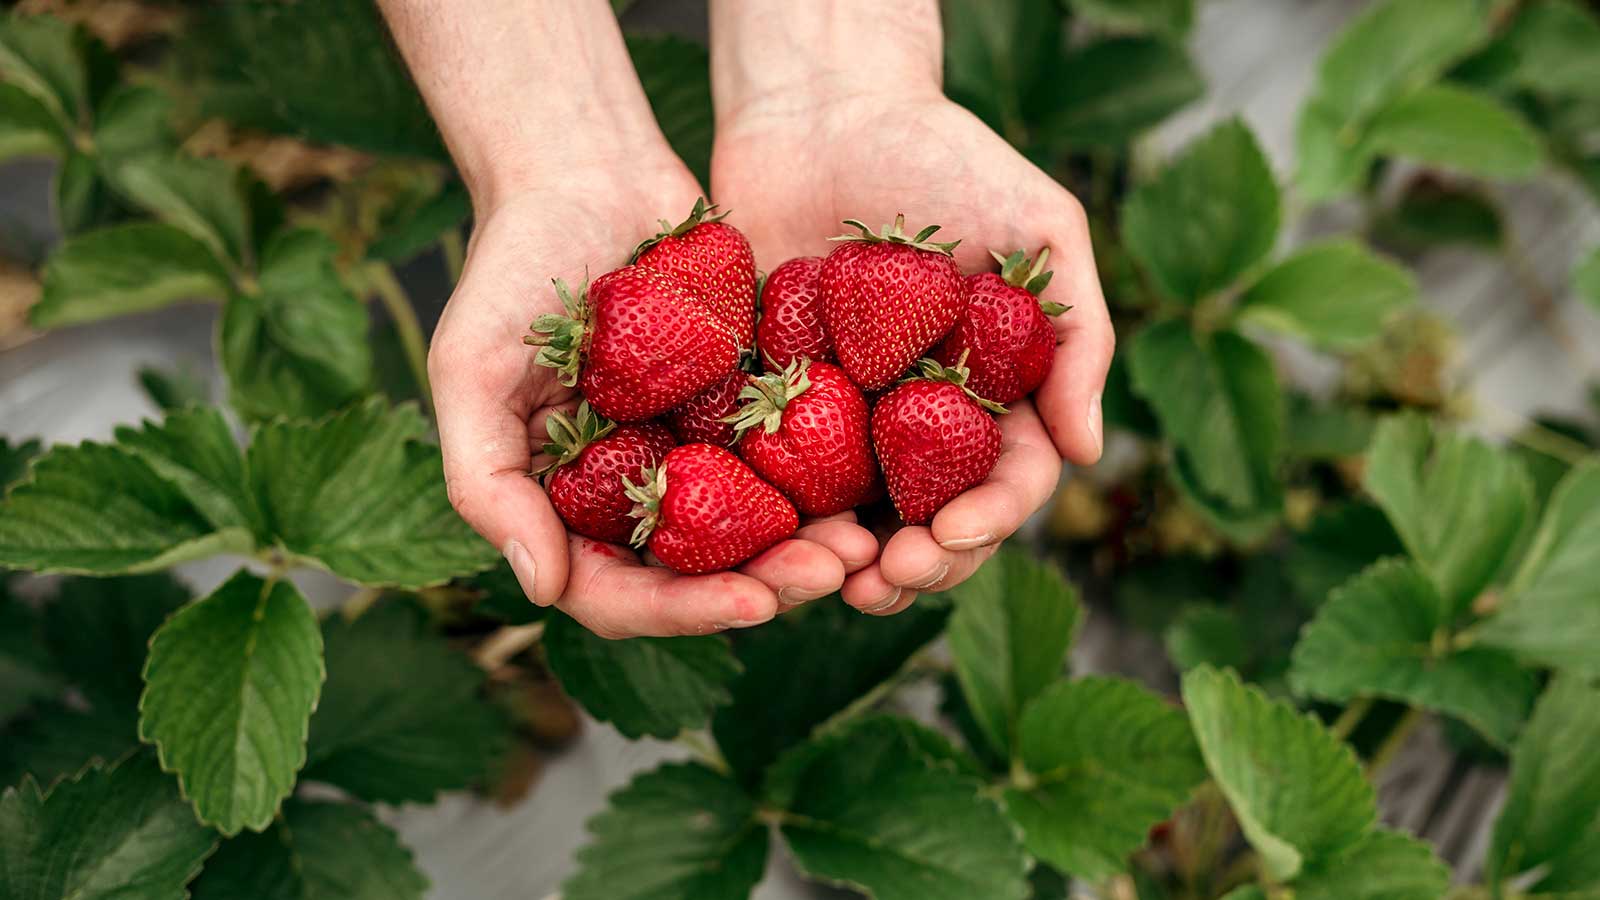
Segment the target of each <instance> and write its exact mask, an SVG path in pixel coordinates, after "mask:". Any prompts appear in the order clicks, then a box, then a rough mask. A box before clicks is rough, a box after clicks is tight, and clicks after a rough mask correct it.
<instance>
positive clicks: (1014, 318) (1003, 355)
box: [933, 247, 1067, 403]
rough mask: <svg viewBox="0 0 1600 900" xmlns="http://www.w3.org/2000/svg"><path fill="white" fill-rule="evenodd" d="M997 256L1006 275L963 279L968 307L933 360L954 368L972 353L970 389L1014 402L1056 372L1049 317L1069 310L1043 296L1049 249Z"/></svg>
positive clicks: (987, 274)
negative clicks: (1033, 253)
mask: <svg viewBox="0 0 1600 900" xmlns="http://www.w3.org/2000/svg"><path fill="white" fill-rule="evenodd" d="M993 255H994V258H995V259H997V260H999V261H1000V266H1001V268H1000V273H999V274H995V273H994V272H982V273H979V274H976V275H968V276H967V277H966V278H965V279H963V281H964V282H965V287H966V292H967V303H966V310H965V311H964V312H962V314H961V318H960V319H959V320H958V321H957V322H956V327H955V328H954V329H952V330H951V331H950V333H949V334H947V335H945V338H944V341H943V342H942V343H940V344H939V348H938V350H936V351H935V352H934V354H933V358H934V359H936V360H938V361H939V362H941V363H943V364H944V365H947V366H949V365H954V364H955V361H956V360H958V359H960V358H961V355H962V354H964V353H965V354H968V355H967V369H968V370H970V372H971V374H970V375H969V376H967V389H968V390H970V391H972V392H973V393H974V394H977V395H978V396H979V397H982V398H983V399H985V400H993V401H994V402H995V403H1012V402H1014V401H1017V400H1020V399H1022V398H1023V397H1025V396H1027V395H1028V394H1031V393H1033V391H1034V389H1035V388H1037V387H1038V386H1039V385H1041V384H1043V383H1044V379H1045V376H1046V375H1049V374H1050V364H1051V363H1052V362H1053V361H1054V360H1055V355H1056V331H1055V329H1054V328H1052V327H1051V325H1050V320H1049V319H1047V318H1046V316H1059V315H1061V314H1062V313H1064V312H1066V311H1067V308H1066V307H1065V306H1062V305H1061V304H1059V303H1051V302H1050V301H1048V300H1040V299H1039V296H1038V295H1039V292H1040V291H1042V290H1044V287H1045V285H1047V284H1049V283H1050V275H1051V274H1052V273H1050V272H1047V271H1045V268H1044V263H1045V260H1046V259H1048V258H1049V257H1050V249H1049V248H1048V247H1047V248H1045V249H1043V250H1041V251H1039V257H1038V259H1035V260H1031V261H1030V260H1029V259H1028V258H1027V254H1026V253H1024V252H1023V251H1021V250H1018V251H1017V252H1015V253H1013V254H1011V255H1010V256H1001V255H1000V254H998V253H995V254H993Z"/></svg>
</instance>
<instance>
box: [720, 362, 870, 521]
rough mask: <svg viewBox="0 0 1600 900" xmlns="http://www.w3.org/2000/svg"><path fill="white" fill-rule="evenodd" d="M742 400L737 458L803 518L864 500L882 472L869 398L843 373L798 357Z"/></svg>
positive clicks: (746, 392)
mask: <svg viewBox="0 0 1600 900" xmlns="http://www.w3.org/2000/svg"><path fill="white" fill-rule="evenodd" d="M740 396H741V397H744V398H746V399H748V401H749V402H747V403H745V405H744V407H743V408H741V409H740V410H739V414H738V416H736V417H735V419H734V424H735V426H736V427H737V428H738V429H739V432H740V434H741V437H740V438H739V455H740V456H743V457H744V460H745V462H747V463H749V464H750V468H752V469H755V470H756V474H757V475H760V476H761V477H762V478H765V479H766V480H767V481H770V482H772V484H774V485H776V486H777V488H778V490H780V491H783V493H784V496H786V497H788V498H789V499H790V500H793V501H794V505H795V506H796V507H797V508H798V509H799V510H800V512H801V513H804V514H805V515H808V516H831V515H833V514H834V513H840V512H844V511H845V510H847V509H850V508H851V507H853V506H855V505H857V504H859V503H860V502H861V501H862V500H863V499H864V498H865V497H866V495H867V493H868V491H869V490H871V488H872V482H873V479H875V478H876V477H877V474H878V467H877V464H876V463H874V462H873V461H872V441H871V436H870V434H869V433H868V430H867V401H866V400H864V399H862V397H861V392H860V391H859V390H857V389H856V386H855V385H854V384H852V383H851V382H850V377H849V376H847V375H845V374H844V370H843V369H841V368H839V367H838V366H836V365H833V364H832V363H825V362H811V361H810V360H806V359H799V360H796V361H794V362H792V363H790V364H789V367H788V368H787V369H785V370H784V371H783V372H781V373H777V372H774V373H771V374H768V375H763V376H761V377H760V378H756V379H752V381H751V383H750V385H749V386H748V387H746V388H745V389H744V390H743V391H742V392H741V394H740Z"/></svg>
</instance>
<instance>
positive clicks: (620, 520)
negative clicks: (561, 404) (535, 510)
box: [541, 403, 674, 544]
mask: <svg viewBox="0 0 1600 900" xmlns="http://www.w3.org/2000/svg"><path fill="white" fill-rule="evenodd" d="M545 430H546V431H547V432H549V434H550V443H548V444H546V445H545V447H544V451H545V452H546V453H548V454H550V455H551V456H554V457H555V461H554V462H552V463H551V464H550V465H549V466H547V467H545V468H544V469H543V470H542V472H541V474H543V475H544V478H545V481H544V489H545V493H547V494H548V495H549V496H550V505H551V506H554V507H555V509H556V512H557V513H558V514H559V515H560V516H561V520H562V521H563V522H566V523H567V527H568V528H569V529H571V530H572V531H574V532H575V533H577V534H581V535H583V536H584V537H590V538H594V539H595V540H597V541H605V542H607V543H610V544H623V543H627V541H628V537H629V536H630V535H631V534H632V533H633V529H634V526H636V525H637V524H638V522H637V521H636V520H635V519H634V518H633V517H632V516H631V515H630V513H631V512H632V510H633V500H632V499H630V498H629V497H628V495H627V490H626V485H624V484H623V479H624V478H628V479H632V480H639V479H642V478H643V477H644V471H645V470H646V469H653V468H655V467H656V466H657V465H659V464H660V463H661V460H662V459H663V458H664V457H666V455H667V453H668V452H669V451H670V450H672V448H673V446H674V445H673V440H672V435H671V434H669V433H668V432H667V429H665V428H663V427H661V426H660V425H655V424H644V425H621V426H619V425H617V424H616V423H615V422H608V421H606V420H605V419H602V418H600V417H599V416H596V415H595V414H594V412H593V411H592V410H591V409H590V408H589V404H587V403H580V404H578V411H577V413H576V415H575V417H574V418H568V417H567V415H566V414H565V413H562V412H560V411H556V412H552V413H550V415H549V417H548V418H547V419H546V420H545Z"/></svg>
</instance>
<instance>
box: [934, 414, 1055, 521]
mask: <svg viewBox="0 0 1600 900" xmlns="http://www.w3.org/2000/svg"><path fill="white" fill-rule="evenodd" d="M999 423H1000V459H999V460H998V461H997V462H996V463H995V465H994V471H992V472H990V473H989V477H988V478H986V479H984V481H983V483H981V484H979V485H977V486H976V487H973V488H971V489H969V490H967V491H965V492H963V493H961V494H960V495H959V496H957V497H956V498H955V499H954V500H951V501H950V502H949V503H947V504H945V506H944V508H943V509H941V510H939V512H938V514H937V515H935V516H934V517H933V523H932V531H933V539H934V540H935V541H937V542H938V543H939V545H940V546H941V547H943V548H944V549H946V550H972V549H974V548H977V547H986V546H989V545H990V544H997V543H999V542H1000V541H1003V540H1005V539H1006V538H1008V537H1010V536H1011V535H1012V534H1013V533H1015V532H1016V530H1017V529H1018V528H1021V527H1022V523H1023V522H1025V521H1027V519H1028V517H1029V516H1031V515H1033V513H1034V511H1035V510H1037V509H1038V508H1039V507H1041V506H1043V505H1044V504H1045V502H1046V501H1047V500H1049V499H1050V495H1051V494H1053V493H1054V492H1055V489H1056V482H1057V481H1058V480H1060V478H1061V456H1060V454H1059V453H1057V452H1056V448H1055V445H1054V444H1052V443H1051V442H1050V436H1049V435H1048V434H1046V433H1045V430H1044V426H1043V424H1042V423H1041V422H1040V421H1039V416H1038V414H1037V413H1036V412H1034V409H1033V404H1032V403H1030V402H1028V401H1027V400H1021V401H1018V402H1017V403H1015V404H1013V405H1012V407H1011V412H1010V414H1009V415H1004V416H1000V417H999Z"/></svg>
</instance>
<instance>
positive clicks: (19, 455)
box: [0, 436, 39, 496]
mask: <svg viewBox="0 0 1600 900" xmlns="http://www.w3.org/2000/svg"><path fill="white" fill-rule="evenodd" d="M38 455H39V442H38V441H22V442H21V443H16V444H13V443H12V442H11V440H10V439H9V438H6V437H4V436H0V496H4V494H5V491H6V488H8V487H10V486H11V485H13V484H16V483H17V482H18V481H21V480H22V476H23V474H24V473H26V472H27V471H28V464H29V463H30V462H32V461H33V458H34V457H36V456H38Z"/></svg>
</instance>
